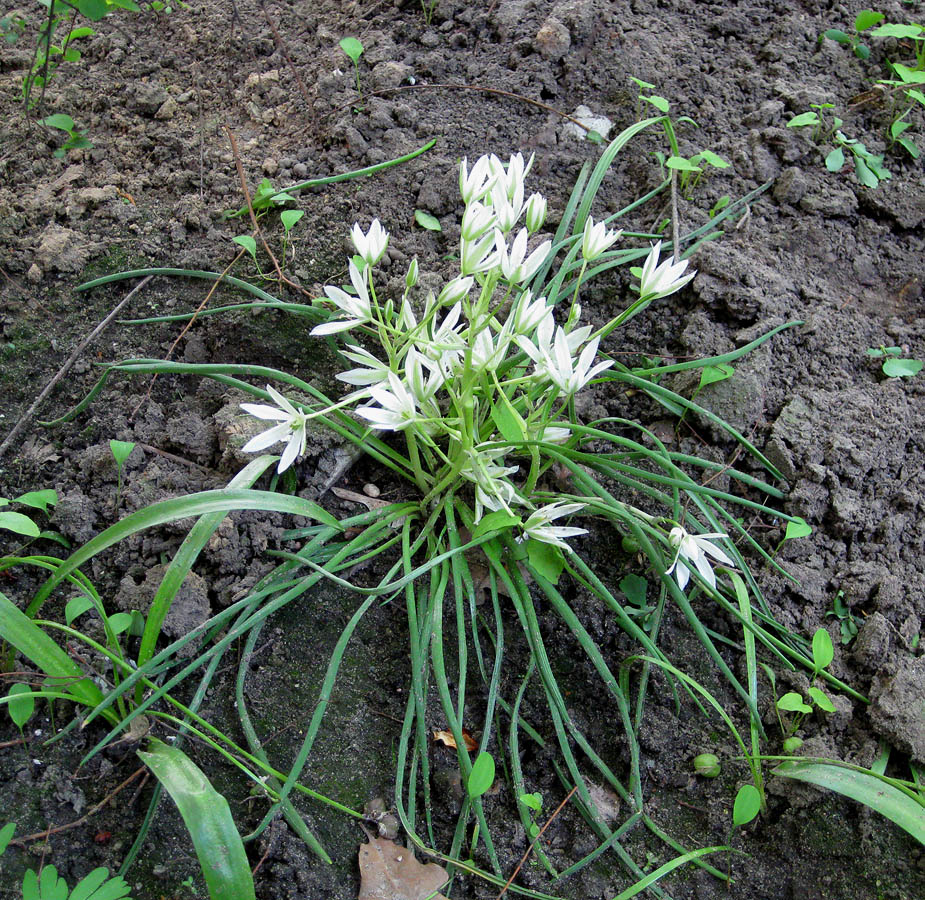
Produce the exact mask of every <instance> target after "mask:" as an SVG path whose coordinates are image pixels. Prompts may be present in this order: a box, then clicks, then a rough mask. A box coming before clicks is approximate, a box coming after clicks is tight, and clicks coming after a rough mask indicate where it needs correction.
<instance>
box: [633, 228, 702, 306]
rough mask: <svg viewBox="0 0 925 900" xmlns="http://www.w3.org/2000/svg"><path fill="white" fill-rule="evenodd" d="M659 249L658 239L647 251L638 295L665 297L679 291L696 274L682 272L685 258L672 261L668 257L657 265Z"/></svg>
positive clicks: (685, 261)
mask: <svg viewBox="0 0 925 900" xmlns="http://www.w3.org/2000/svg"><path fill="white" fill-rule="evenodd" d="M661 249H662V242H661V241H659V242H658V243H657V244H656V245H655V246H654V247H653V248H652V249H651V251H649V255H648V256H647V257H646V261H645V264H644V265H643V267H642V275H641V276H640V278H639V296H640V297H643V298H646V299H648V300H658V299H659V298H660V297H667V296H668V295H669V294H673V293H674V292H675V291H679V290H680V289H681V288H682V287H684V285H685V284H687V283H688V281H690V280H691V279H692V278H693V277H694V276H695V275H696V274H697V273H696V272H688V274H687V275H685V274H684V270H685V269H686V268H687V263H688V261H687V260H686V259H682V260H679V261H678V262H673V261H672V259H671V257H669V258H668V259H666V260H665V261H664V262H663V263H662V264H661V265H659V264H658V256H659V253H660V252H661Z"/></svg>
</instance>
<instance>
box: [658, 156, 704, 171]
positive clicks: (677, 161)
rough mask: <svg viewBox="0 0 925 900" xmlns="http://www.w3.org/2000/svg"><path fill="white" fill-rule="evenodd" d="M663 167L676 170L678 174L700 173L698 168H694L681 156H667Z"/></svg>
mask: <svg viewBox="0 0 925 900" xmlns="http://www.w3.org/2000/svg"><path fill="white" fill-rule="evenodd" d="M665 165H666V166H667V167H668V168H669V169H677V170H678V171H679V172H702V171H703V169H701V168H700V166H695V165H694V164H693V163H692V162H691V161H690V160H689V159H685V158H684V157H683V156H669V157H668V159H666V160H665Z"/></svg>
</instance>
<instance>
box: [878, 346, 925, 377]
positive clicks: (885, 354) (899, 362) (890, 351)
mask: <svg viewBox="0 0 925 900" xmlns="http://www.w3.org/2000/svg"><path fill="white" fill-rule="evenodd" d="M902 353H903V348H902V347H884V346H883V345H881V346H879V347H870V348H869V349H868V350H867V355H868V356H870V357H873V358H874V359H882V360H883V366H882V369H881V371H882V372H883V374H884V375H886V376H887V378H912V377H913V376H915V375H918V374H919V372H921V371H922V360H920V359H910V358H909V357H905V356H903V355H902Z"/></svg>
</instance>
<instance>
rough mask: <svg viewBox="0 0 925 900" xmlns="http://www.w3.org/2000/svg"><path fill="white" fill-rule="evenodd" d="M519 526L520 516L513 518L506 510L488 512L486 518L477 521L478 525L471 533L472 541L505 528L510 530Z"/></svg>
mask: <svg viewBox="0 0 925 900" xmlns="http://www.w3.org/2000/svg"><path fill="white" fill-rule="evenodd" d="M519 524H520V516H515V515H513V514H512V513H509V512H508V511H507V510H504V509H499V510H497V511H495V512H490V513H489V514H488V515H487V516H482V518H481V519H479V524H478V525H476V526H475V528H474V529H473V531H472V539H473V540H475V539H476V538H480V537H482V535H483V534H490V533H491V532H492V531H502V530H503V529H505V528H512V527H513V526H515V525H519Z"/></svg>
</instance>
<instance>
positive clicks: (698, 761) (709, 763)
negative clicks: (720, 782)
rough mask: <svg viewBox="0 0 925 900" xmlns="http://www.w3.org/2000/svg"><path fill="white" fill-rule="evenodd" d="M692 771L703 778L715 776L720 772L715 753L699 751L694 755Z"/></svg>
mask: <svg viewBox="0 0 925 900" xmlns="http://www.w3.org/2000/svg"><path fill="white" fill-rule="evenodd" d="M694 771H695V772H696V773H697V774H698V775H701V776H702V777H704V778H716V776H717V775H719V773H720V766H719V757H718V756H717V755H716V754H715V753H701V754H700V756H695V757H694Z"/></svg>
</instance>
